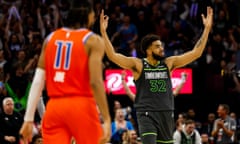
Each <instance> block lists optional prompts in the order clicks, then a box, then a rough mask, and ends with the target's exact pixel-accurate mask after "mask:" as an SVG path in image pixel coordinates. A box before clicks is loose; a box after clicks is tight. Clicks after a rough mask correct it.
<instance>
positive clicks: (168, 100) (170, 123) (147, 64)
mask: <svg viewBox="0 0 240 144" xmlns="http://www.w3.org/2000/svg"><path fill="white" fill-rule="evenodd" d="M202 21H203V25H204V30H203V33H202V36H201V38H200V39H199V40H198V42H197V43H196V45H195V46H194V48H193V50H191V51H189V52H186V53H184V54H182V55H178V56H170V57H167V58H165V57H164V48H163V44H162V42H161V41H160V38H159V36H157V35H153V34H149V35H146V36H145V37H144V38H143V39H142V42H141V48H142V51H143V52H144V53H145V55H146V58H143V59H139V58H136V57H126V56H124V55H122V54H119V53H116V52H115V51H114V48H113V46H112V44H111V42H110V40H109V37H108V35H107V32H106V29H107V26H108V16H106V15H104V11H102V12H101V15H100V29H101V34H102V37H103V39H104V41H105V44H106V49H105V50H106V54H107V56H108V58H109V59H110V60H111V61H112V62H114V63H116V64H117V65H118V66H120V67H121V68H123V69H128V70H131V71H132V74H133V77H134V81H135V85H136V91H137V93H136V98H135V101H134V107H135V109H136V112H137V120H138V127H139V132H140V136H141V139H142V142H143V143H144V144H156V143H158V144H172V143H173V130H174V117H173V112H174V97H173V93H172V85H171V80H170V74H171V71H172V70H173V69H175V68H179V67H183V66H185V65H187V64H189V63H191V62H193V61H194V60H196V59H197V58H199V57H200V56H201V55H202V53H203V51H204V48H205V46H206V43H207V40H208V35H209V33H210V31H211V29H212V23H213V10H212V8H211V7H207V16H206V17H205V16H204V15H203V14H202Z"/></svg>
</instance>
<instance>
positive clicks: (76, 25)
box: [70, 23, 87, 29]
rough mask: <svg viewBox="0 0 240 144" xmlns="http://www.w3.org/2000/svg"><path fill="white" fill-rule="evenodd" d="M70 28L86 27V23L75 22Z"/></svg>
mask: <svg viewBox="0 0 240 144" xmlns="http://www.w3.org/2000/svg"><path fill="white" fill-rule="evenodd" d="M70 28H72V29H79V28H87V26H86V25H80V24H79V23H76V24H75V25H72V26H71V27H70Z"/></svg>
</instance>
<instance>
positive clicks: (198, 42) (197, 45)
mask: <svg viewBox="0 0 240 144" xmlns="http://www.w3.org/2000/svg"><path fill="white" fill-rule="evenodd" d="M201 44H202V37H201V38H200V39H199V40H198V41H197V43H196V45H195V47H196V48H198V47H200V45H201Z"/></svg>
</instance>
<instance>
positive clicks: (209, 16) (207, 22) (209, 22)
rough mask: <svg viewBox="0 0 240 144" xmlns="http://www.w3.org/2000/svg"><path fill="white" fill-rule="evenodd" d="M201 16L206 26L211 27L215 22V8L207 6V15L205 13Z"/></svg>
mask: <svg viewBox="0 0 240 144" xmlns="http://www.w3.org/2000/svg"><path fill="white" fill-rule="evenodd" d="M201 16H202V21H203V24H204V26H205V27H206V28H209V29H211V28H212V24H213V9H212V8H211V7H207V16H206V17H205V16H204V14H202V15H201Z"/></svg>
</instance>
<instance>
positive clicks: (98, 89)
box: [20, 0, 111, 144]
mask: <svg viewBox="0 0 240 144" xmlns="http://www.w3.org/2000/svg"><path fill="white" fill-rule="evenodd" d="M94 15H95V13H94V10H93V6H92V4H91V3H89V2H88V1H87V0H86V1H83V0H82V1H79V0H73V3H72V7H71V10H70V12H69V15H68V20H67V22H68V23H67V26H68V27H63V28H60V29H57V30H56V31H54V32H53V33H52V34H50V35H49V36H48V37H47V38H46V39H45V41H44V44H43V48H42V53H41V56H40V59H39V62H38V67H37V69H36V72H35V75H34V79H33V83H32V86H31V89H30V94H29V99H28V104H27V110H26V113H25V117H24V124H23V126H22V128H21V130H20V136H22V138H23V140H24V141H25V142H26V141H28V140H29V141H31V139H32V127H33V121H34V113H35V110H36V106H37V102H38V100H39V98H40V95H41V92H42V90H43V87H44V82H45V80H46V88H47V92H48V93H47V94H48V96H49V98H50V99H49V101H48V103H47V107H46V112H45V114H44V117H43V121H42V134H43V141H44V143H45V144H69V143H70V141H71V139H72V138H74V139H75V140H76V143H78V144H98V143H101V144H105V143H106V142H108V141H109V139H110V136H111V134H110V131H111V130H110V127H111V126H110V123H111V120H110V115H109V110H108V104H107V99H106V95H105V91H104V84H103V79H102V67H101V66H102V64H101V62H102V58H103V55H104V48H105V45H104V41H103V40H102V38H101V37H100V36H99V35H97V34H94V33H93V32H92V31H90V30H89V29H88V28H90V27H91V26H92V24H93V23H94V18H95V17H94ZM97 106H98V108H99V110H100V112H101V115H102V117H103V120H104V124H103V128H102V125H101V123H100V117H99V113H98V112H97Z"/></svg>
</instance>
